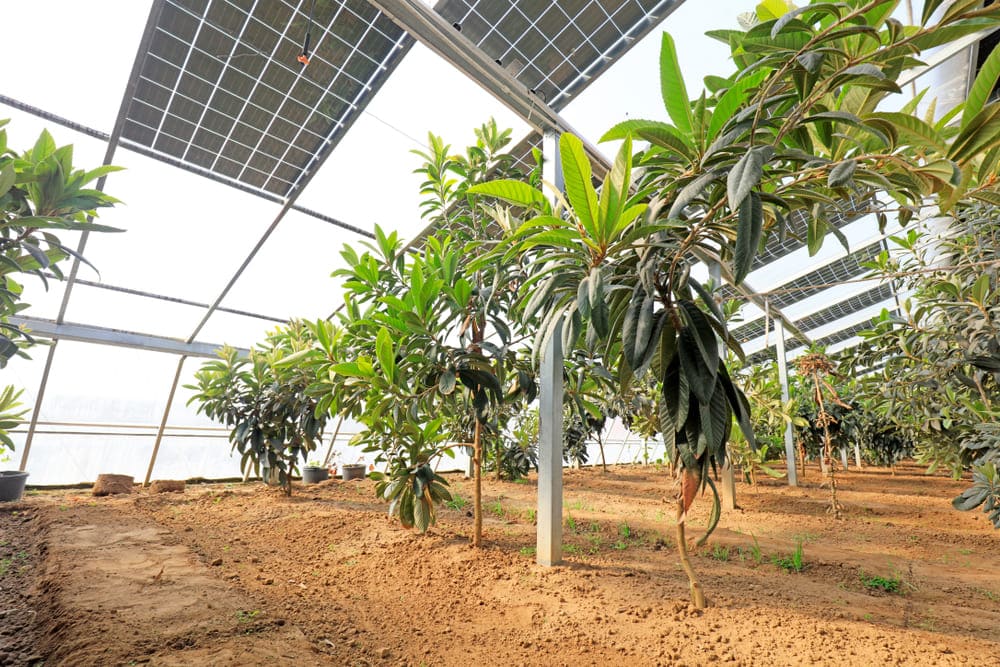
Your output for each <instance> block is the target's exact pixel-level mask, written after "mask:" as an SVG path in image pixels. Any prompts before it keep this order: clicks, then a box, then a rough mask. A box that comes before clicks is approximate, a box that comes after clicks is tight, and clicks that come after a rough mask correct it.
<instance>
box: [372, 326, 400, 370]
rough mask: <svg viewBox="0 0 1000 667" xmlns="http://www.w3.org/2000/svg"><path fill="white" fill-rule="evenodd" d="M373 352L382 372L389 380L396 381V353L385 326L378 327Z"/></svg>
mask: <svg viewBox="0 0 1000 667" xmlns="http://www.w3.org/2000/svg"><path fill="white" fill-rule="evenodd" d="M375 353H376V354H377V355H378V363H379V365H380V366H381V367H382V372H383V373H384V374H385V376H386V377H387V378H388V379H389V381H390V382H395V381H396V353H395V351H394V350H393V345H392V336H391V335H390V334H389V330H388V329H386V328H385V327H379V330H378V334H377V335H376V337H375Z"/></svg>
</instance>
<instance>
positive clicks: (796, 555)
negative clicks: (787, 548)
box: [754, 538, 806, 572]
mask: <svg viewBox="0 0 1000 667" xmlns="http://www.w3.org/2000/svg"><path fill="white" fill-rule="evenodd" d="M754 541H755V542H756V540H754ZM771 562H772V563H774V564H775V565H777V566H778V567H780V568H781V569H782V570H784V571H785V572H801V571H802V570H804V569H805V567H806V564H805V558H804V553H803V550H802V539H801V538H799V539H797V540H795V551H793V552H792V553H791V554H789V555H787V556H771Z"/></svg>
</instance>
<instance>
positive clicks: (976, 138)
mask: <svg viewBox="0 0 1000 667" xmlns="http://www.w3.org/2000/svg"><path fill="white" fill-rule="evenodd" d="M997 145H1000V103H998V102H994V103H993V104H990V105H987V106H986V108H984V109H983V110H982V111H980V112H979V113H978V114H976V115H975V116H974V117H973V118H972V120H970V121H969V122H968V124H967V125H965V127H963V128H962V130H961V131H960V132H959V133H958V136H956V137H955V139H954V141H953V142H952V145H951V150H950V151H949V155H948V157H949V158H950V159H951V160H953V161H955V162H957V163H958V164H959V165H963V164H965V163H966V162H969V161H970V160H973V159H975V158H976V157H978V156H979V155H981V154H983V153H986V152H987V151H989V150H990V149H991V148H993V147H994V146H997Z"/></svg>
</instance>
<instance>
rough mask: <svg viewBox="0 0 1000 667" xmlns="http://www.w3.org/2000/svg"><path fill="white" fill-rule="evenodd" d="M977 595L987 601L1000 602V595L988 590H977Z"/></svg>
mask: <svg viewBox="0 0 1000 667" xmlns="http://www.w3.org/2000/svg"><path fill="white" fill-rule="evenodd" d="M975 590H976V592H977V593H979V594H980V595H982V596H983V597H985V598H986V599H987V600H992V601H993V602H998V601H1000V593H997V592H995V591H991V590H990V589H988V588H977V589H975Z"/></svg>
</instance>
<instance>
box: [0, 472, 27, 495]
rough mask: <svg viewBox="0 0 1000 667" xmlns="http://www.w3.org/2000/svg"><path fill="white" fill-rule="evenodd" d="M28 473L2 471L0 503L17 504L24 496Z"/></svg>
mask: <svg viewBox="0 0 1000 667" xmlns="http://www.w3.org/2000/svg"><path fill="white" fill-rule="evenodd" d="M27 481H28V473H26V472H19V471H17V470H0V502H17V501H18V500H20V499H21V496H23V495H24V485H25V483H26V482H27Z"/></svg>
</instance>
